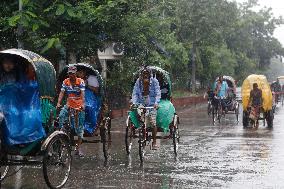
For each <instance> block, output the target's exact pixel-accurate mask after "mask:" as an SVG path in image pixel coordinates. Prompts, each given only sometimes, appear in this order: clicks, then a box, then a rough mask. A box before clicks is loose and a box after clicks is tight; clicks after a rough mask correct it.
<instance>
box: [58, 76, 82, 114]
mask: <svg viewBox="0 0 284 189" xmlns="http://www.w3.org/2000/svg"><path fill="white" fill-rule="evenodd" d="M61 91H65V92H66V94H67V96H68V98H67V106H68V107H71V108H74V109H80V108H82V106H83V104H84V102H83V98H82V91H85V83H84V80H83V79H81V78H76V82H75V85H73V86H72V85H71V81H70V79H69V78H67V79H65V80H64V81H63V84H62V88H61Z"/></svg>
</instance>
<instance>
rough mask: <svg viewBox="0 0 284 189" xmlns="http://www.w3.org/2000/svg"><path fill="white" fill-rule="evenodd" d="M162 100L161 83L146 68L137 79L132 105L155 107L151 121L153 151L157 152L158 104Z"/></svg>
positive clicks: (151, 114)
mask: <svg viewBox="0 0 284 189" xmlns="http://www.w3.org/2000/svg"><path fill="white" fill-rule="evenodd" d="M160 99H161V89H160V85H159V81H158V80H157V79H156V78H154V77H152V76H151V72H150V70H148V69H147V68H144V69H143V70H142V71H141V73H140V77H139V78H138V79H137V81H136V83H135V86H134V89H133V93H132V100H131V101H132V103H133V104H143V105H144V106H153V107H154V109H153V110H151V111H150V115H149V119H150V123H151V125H152V127H153V131H152V133H153V143H152V149H153V150H156V149H157V148H158V146H157V145H156V135H157V123H156V118H157V109H158V103H159V102H160Z"/></svg>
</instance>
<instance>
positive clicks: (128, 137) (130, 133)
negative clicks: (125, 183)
mask: <svg viewBox="0 0 284 189" xmlns="http://www.w3.org/2000/svg"><path fill="white" fill-rule="evenodd" d="M147 69H149V70H151V72H152V74H153V75H155V74H160V75H161V76H162V81H159V83H161V82H165V83H166V85H167V86H168V95H167V97H165V100H171V92H172V86H171V81H170V76H169V73H168V72H166V71H165V70H163V69H161V68H159V67H156V66H147ZM141 70H142V69H140V70H138V71H137V72H136V73H135V74H134V82H135V81H136V79H137V78H138V77H139V73H140V72H141ZM153 72H154V73H153ZM160 87H161V85H160ZM137 108H139V107H137ZM148 108H150V107H148ZM152 108H153V107H152ZM134 109H135V108H134ZM146 109H147V107H145V109H144V111H146ZM130 112H131V111H128V113H130ZM142 116H145V117H144V120H145V119H146V112H144V113H143V114H142ZM138 120H139V125H140V127H139V128H135V126H134V123H133V122H132V121H131V118H130V115H128V117H127V120H126V129H125V149H126V153H127V155H130V153H131V148H132V143H133V139H137V138H138V145H139V146H138V147H139V158H140V162H141V163H143V162H144V155H145V148H146V146H147V145H150V142H151V140H152V139H153V137H152V136H151V135H150V134H149V132H152V128H151V127H148V125H147V123H146V122H145V121H142V120H141V119H138ZM179 124H180V120H179V117H178V115H177V114H176V113H175V114H174V115H173V120H172V121H171V123H170V125H169V133H168V135H166V136H156V139H171V140H172V141H173V147H174V154H175V156H177V154H178V143H179V141H180V136H179V127H178V125H179ZM137 132H138V135H137ZM157 132H158V133H159V132H160V133H161V132H164V130H163V129H161V128H160V127H159V126H158V125H157Z"/></svg>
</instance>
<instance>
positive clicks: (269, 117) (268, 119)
mask: <svg viewBox="0 0 284 189" xmlns="http://www.w3.org/2000/svg"><path fill="white" fill-rule="evenodd" d="M266 122H267V126H268V128H272V127H273V112H272V111H269V112H268V113H267V116H266Z"/></svg>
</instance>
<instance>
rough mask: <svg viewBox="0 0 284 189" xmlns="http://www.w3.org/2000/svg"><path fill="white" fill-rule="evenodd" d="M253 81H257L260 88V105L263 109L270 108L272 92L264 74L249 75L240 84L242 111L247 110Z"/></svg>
mask: <svg viewBox="0 0 284 189" xmlns="http://www.w3.org/2000/svg"><path fill="white" fill-rule="evenodd" d="M254 83H257V84H258V88H259V89H261V90H262V100H263V104H262V106H263V109H264V111H269V110H272V101H273V98H272V92H271V89H270V85H269V83H268V81H267V79H266V77H265V76H264V75H250V76H248V77H247V78H246V79H245V80H244V82H243V85H242V101H243V109H244V111H246V110H247V107H248V104H249V97H250V91H251V90H252V86H253V84H254Z"/></svg>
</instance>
